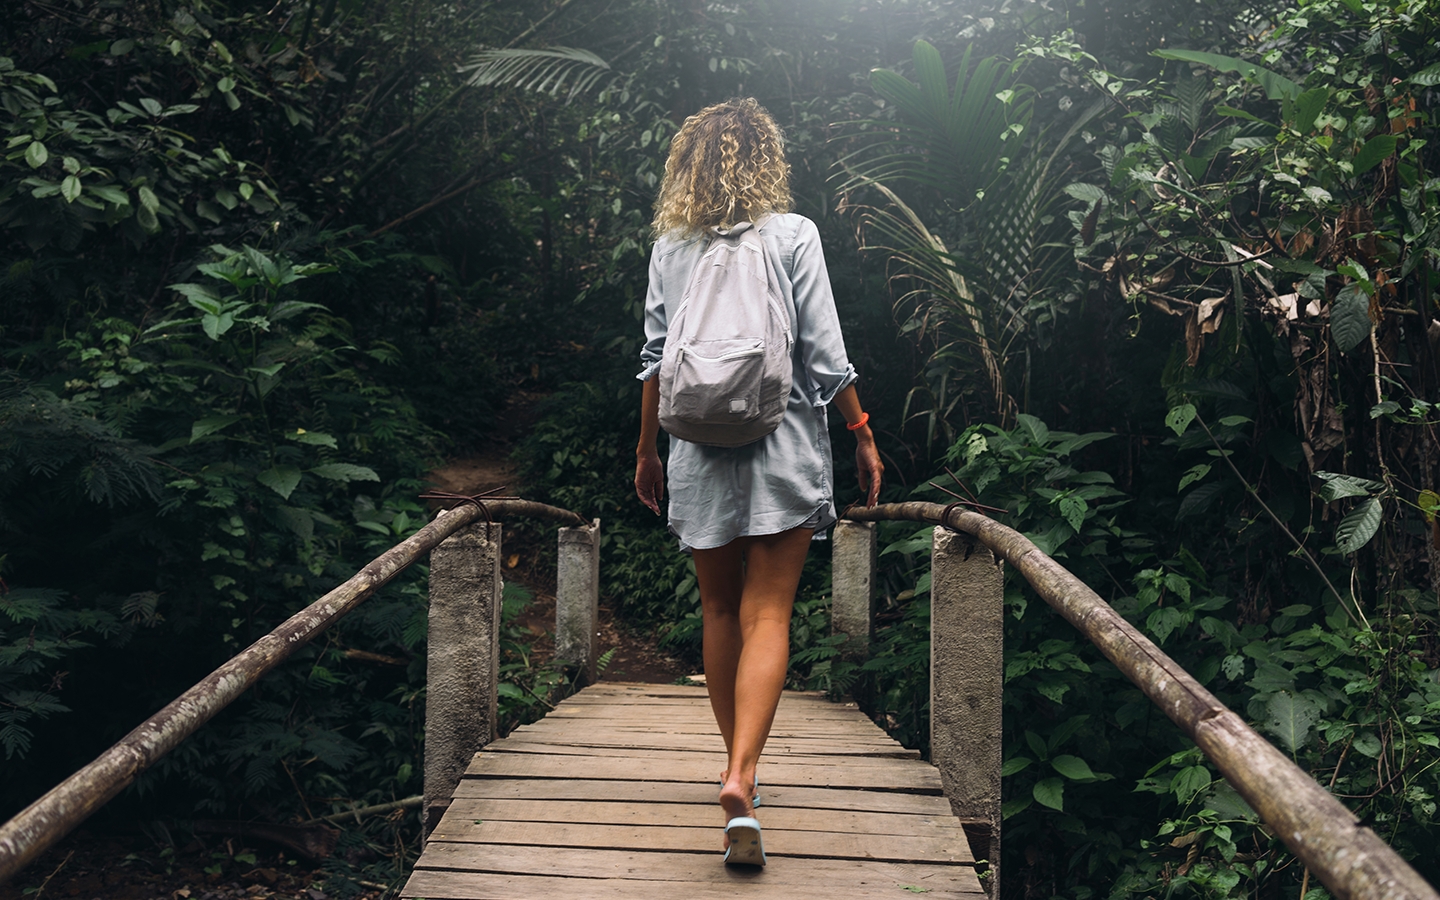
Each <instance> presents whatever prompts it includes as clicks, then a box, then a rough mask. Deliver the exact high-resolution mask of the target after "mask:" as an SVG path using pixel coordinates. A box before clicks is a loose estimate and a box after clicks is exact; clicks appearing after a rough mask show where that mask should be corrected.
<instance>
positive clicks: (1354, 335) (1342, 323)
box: [1330, 281, 1373, 353]
mask: <svg viewBox="0 0 1440 900" xmlns="http://www.w3.org/2000/svg"><path fill="white" fill-rule="evenodd" d="M1372 327H1373V323H1372V322H1371V321H1370V298H1369V297H1367V296H1365V291H1364V290H1363V289H1361V287H1360V282H1358V281H1354V282H1351V283H1350V284H1347V285H1345V287H1343V288H1341V289H1340V293H1338V294H1336V295H1335V299H1334V301H1332V302H1331V304H1330V336H1331V337H1333V338H1334V339H1335V346H1336V347H1337V348H1339V350H1340V352H1341V353H1349V352H1350V351H1351V350H1354V349H1355V348H1356V347H1358V346H1360V344H1361V343H1362V342H1363V341H1364V340H1365V339H1366V338H1368V337H1369V336H1370V329H1371V328H1372Z"/></svg>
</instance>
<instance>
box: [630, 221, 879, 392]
mask: <svg viewBox="0 0 1440 900" xmlns="http://www.w3.org/2000/svg"><path fill="white" fill-rule="evenodd" d="M652 277H653V276H652ZM790 280H791V283H792V286H793V290H794V299H795V315H796V330H795V342H796V344H797V346H798V348H799V350H800V358H801V361H802V362H803V363H804V366H805V372H806V374H807V375H808V376H809V379H810V385H809V388H810V389H809V390H808V391H806V393H807V394H808V395H809V396H810V398H811V402H812V403H814V404H815V405H816V406H826V405H828V404H829V403H830V401H832V400H834V399H835V395H836V394H838V393H840V392H841V391H842V390H844V389H845V388H846V387H847V386H848V385H850V384H852V383H854V381H855V379H856V378H857V377H858V376H857V375H856V374H855V367H854V366H852V365H850V358H849V357H848V356H847V355H846V354H845V339H844V338H843V337H842V336H841V334H840V315H839V313H837V312H836V311H835V296H834V294H833V293H832V292H831V289H830V273H829V272H828V271H827V270H826V268H825V251H824V248H822V247H821V246H820V232H819V231H818V230H817V229H816V228H815V223H813V222H811V221H810V220H809V219H806V220H804V224H803V225H802V226H801V227H800V229H799V232H798V233H797V234H796V236H795V253H794V257H793V262H792V263H791V271H790ZM662 315H663V313H662ZM647 333H648V318H647Z"/></svg>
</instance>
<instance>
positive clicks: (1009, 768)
mask: <svg viewBox="0 0 1440 900" xmlns="http://www.w3.org/2000/svg"><path fill="white" fill-rule="evenodd" d="M1033 762H1034V760H1033V759H1031V758H1030V757H1028V756H1016V757H1012V758H1011V759H1007V760H1005V764H1004V765H1002V766H1001V767H1000V777H1002V778H1005V777H1008V776H1010V775H1014V774H1015V773H1017V772H1023V771H1025V770H1026V769H1028V768H1030V764H1031V763H1033Z"/></svg>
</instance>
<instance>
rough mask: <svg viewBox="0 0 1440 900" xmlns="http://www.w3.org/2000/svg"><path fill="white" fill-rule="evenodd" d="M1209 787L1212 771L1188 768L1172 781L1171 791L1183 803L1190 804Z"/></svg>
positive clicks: (1196, 767)
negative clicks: (1193, 798) (1192, 799)
mask: <svg viewBox="0 0 1440 900" xmlns="http://www.w3.org/2000/svg"><path fill="white" fill-rule="evenodd" d="M1209 786H1210V770H1209V769H1207V768H1205V767H1204V766H1187V767H1186V768H1184V769H1181V770H1180V771H1179V772H1177V773H1175V777H1174V778H1172V779H1170V791H1171V793H1173V794H1174V795H1175V796H1176V797H1178V798H1180V802H1181V803H1189V802H1190V799H1191V798H1192V797H1194V796H1195V795H1196V794H1198V793H1200V792H1201V791H1203V790H1205V789H1206V788H1208V787H1209Z"/></svg>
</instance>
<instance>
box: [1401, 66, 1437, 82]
mask: <svg viewBox="0 0 1440 900" xmlns="http://www.w3.org/2000/svg"><path fill="white" fill-rule="evenodd" d="M1408 80H1409V82H1410V83H1411V84H1418V85H1421V86H1423V87H1434V86H1435V85H1437V84H1440V63H1435V64H1434V65H1432V66H1426V67H1425V68H1423V69H1421V70H1420V71H1418V72H1416V73H1415V74H1414V75H1411V76H1410V78H1409V79H1408Z"/></svg>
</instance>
